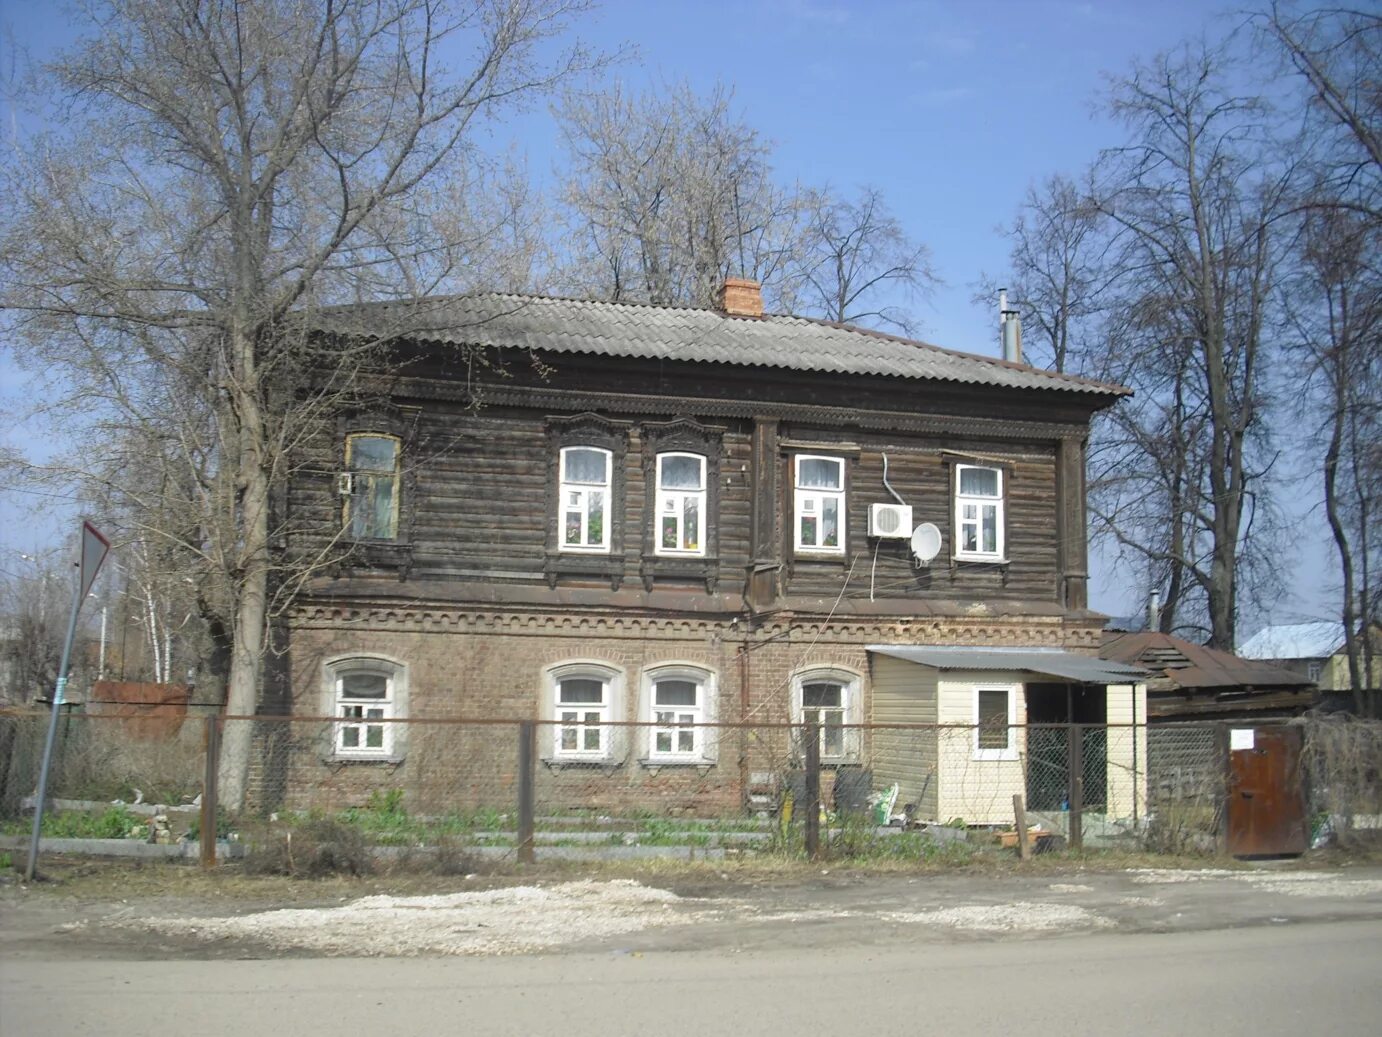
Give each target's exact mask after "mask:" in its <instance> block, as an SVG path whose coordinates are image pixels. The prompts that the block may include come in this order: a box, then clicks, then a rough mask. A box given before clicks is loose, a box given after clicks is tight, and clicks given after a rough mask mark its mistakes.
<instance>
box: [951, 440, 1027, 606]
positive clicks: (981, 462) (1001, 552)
mask: <svg viewBox="0 0 1382 1037" xmlns="http://www.w3.org/2000/svg"><path fill="white" fill-rule="evenodd" d="M941 463H942V464H944V465H945V466H946V467H947V468H948V469H949V471H950V479H949V481H950V507H949V508H948V509H947V516H946V521H947V522H948V524H949V526H950V568H951V571H952V573H953V572H954V571H955V570H956V568H957V567H963V568H983V567H988V568H991V569H993V570H996V571H998V572H1001V573H1002V574H1003V581H1004V583H1005V584H1006V582H1007V571H1008V567H1009V565H1010V564H1011V559H1012V534H1013V530H1012V526H1011V525H1010V524H1009V522H1008V512H1009V510H1010V509H1009V504H1010V502H1011V489H1010V488H1011V486H1012V481H1013V471H1014V468H1015V466H1014V465H1013V463H1012V462H1011V461H1008V460H1005V459H1003V458H998V457H993V456H991V455H988V454H970V453H961V452H959V451H953V450H943V451H941ZM961 468H989V469H992V470H994V471H996V472H997V473H998V485H999V493H998V496H997V497H996V498H993V499H994V500H995V501H996V502H997V507H998V552H997V553H996V554H984V553H973V554H971V553H967V552H965V551H962V550H961V549H960V536H961V529H960V497H961V496H962V495H961V493H960V469H961Z"/></svg>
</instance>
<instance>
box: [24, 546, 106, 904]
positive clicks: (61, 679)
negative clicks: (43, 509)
mask: <svg viewBox="0 0 1382 1037" xmlns="http://www.w3.org/2000/svg"><path fill="white" fill-rule="evenodd" d="M109 550H110V541H108V540H107V539H106V538H105V537H103V536H101V534H100V533H99V532H98V531H97V529H96V527H95V526H93V525H92V524H91V523H90V522H84V523H82V555H81V558H82V560H81V563H80V565H79V568H78V572H77V580H76V585H75V586H74V587H73V589H72V615H71V617H70V618H69V619H68V621H67V638H66V640H64V641H63V643H62V662H61V663H60V664H59V665H58V683H57V687H56V688H55V689H54V690H53V712H52V714H51V715H50V716H49V717H48V740H47V741H46V742H44V743H43V764H42V766H41V767H40V768H39V772H38V794H37V798H36V799H35V801H34V830H33V835H32V836H31V837H30V839H29V860H28V863H27V864H26V865H25V867H24V878H25V879H26V880H28V881H29V882H32V881H33V880H34V875H35V873H36V871H37V868H38V837H39V832H40V831H42V829H43V807H44V804H45V803H46V802H47V799H48V771H49V768H50V767H51V766H52V764H53V744H54V743H55V742H56V741H57V736H58V713H59V712H60V711H61V710H62V700H63V695H64V694H65V692H66V691H67V670H68V667H69V666H70V665H71V662H72V642H73V641H75V640H76V639H77V616H78V614H79V613H80V612H81V610H82V601H83V600H84V599H85V598H86V595H87V592H88V591H89V590H91V584H92V582H93V581H94V580H95V579H96V573H97V572H98V571H99V570H100V568H101V563H102V562H103V561H105V558H106V552H107V551H109Z"/></svg>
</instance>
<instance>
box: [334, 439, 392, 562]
mask: <svg viewBox="0 0 1382 1037" xmlns="http://www.w3.org/2000/svg"><path fill="white" fill-rule="evenodd" d="M399 454H400V450H399V441H398V438H397V437H396V436H387V435H381V434H379V433H355V434H352V435H349V436H346V473H347V475H346V478H347V480H348V482H347V485H346V487H345V490H346V493H345V529H346V535H347V536H348V537H350V538H351V539H352V540H394V539H397V537H398V504H399V482H400V479H399V472H400V467H399V460H400V458H399Z"/></svg>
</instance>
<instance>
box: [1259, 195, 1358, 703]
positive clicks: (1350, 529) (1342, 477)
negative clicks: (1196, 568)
mask: <svg viewBox="0 0 1382 1037" xmlns="http://www.w3.org/2000/svg"><path fill="white" fill-rule="evenodd" d="M1302 241H1303V246H1304V247H1303V254H1302V257H1301V259H1302V262H1301V263H1300V264H1299V266H1298V267H1297V269H1296V271H1295V276H1293V277H1292V278H1290V279H1289V280H1287V281H1286V282H1285V283H1284V284H1283V286H1282V294H1283V296H1284V305H1285V306H1286V309H1287V312H1288V313H1289V314H1290V317H1291V327H1292V329H1293V331H1294V332H1295V335H1294V336H1293V338H1294V343H1293V344H1294V347H1295V355H1296V356H1297V357H1298V359H1299V364H1300V370H1301V371H1302V372H1303V374H1304V375H1305V379H1306V384H1305V386H1304V388H1306V389H1307V390H1313V391H1305V392H1302V393H1300V394H1299V395H1298V397H1297V403H1298V410H1299V413H1300V418H1301V421H1302V423H1303V424H1305V425H1306V426H1307V427H1311V431H1312V432H1313V433H1314V435H1315V440H1316V442H1317V444H1318V448H1319V449H1320V455H1319V457H1320V462H1321V467H1322V469H1323V473H1324V509H1325V516H1326V518H1327V519H1328V522H1329V530H1330V534H1331V536H1332V537H1333V541H1334V548H1335V551H1336V553H1337V556H1338V559H1339V576H1340V581H1341V585H1342V586H1341V588H1340V590H1341V596H1340V604H1341V609H1340V618H1341V619H1342V620H1343V628H1344V645H1345V650H1346V653H1347V655H1348V666H1349V683H1350V685H1351V687H1352V688H1353V691H1354V694H1355V696H1356V697H1357V703H1356V705H1357V707H1358V710H1359V712H1360V713H1361V712H1362V711H1363V709H1364V703H1363V699H1362V693H1363V690H1364V689H1365V688H1367V687H1368V686H1369V684H1370V678H1371V677H1372V675H1373V674H1374V672H1375V671H1374V669H1373V658H1372V656H1373V644H1372V638H1370V637H1369V636H1367V631H1369V630H1370V629H1371V626H1372V623H1373V622H1374V621H1375V620H1376V619H1377V613H1376V612H1375V611H1374V598H1375V597H1376V588H1375V587H1374V586H1373V575H1372V565H1373V558H1374V556H1375V553H1376V551H1377V550H1378V546H1379V544H1380V543H1382V539H1380V538H1379V533H1382V530H1380V529H1379V528H1378V525H1379V518H1378V516H1379V513H1382V499H1380V498H1378V496H1377V492H1378V489H1379V483H1380V482H1382V479H1379V478H1378V469H1377V464H1378V460H1379V452H1380V451H1382V448H1379V446H1378V444H1379V443H1380V442H1382V269H1379V267H1378V266H1377V257H1378V256H1379V255H1380V254H1382V225H1376V224H1373V223H1371V221H1369V220H1368V219H1367V218H1366V217H1364V216H1362V215H1360V214H1359V213H1357V212H1356V211H1353V210H1350V209H1347V208H1328V207H1326V208H1317V209H1312V210H1310V215H1309V217H1308V218H1307V221H1306V226H1305V232H1304V234H1303V237H1302Z"/></svg>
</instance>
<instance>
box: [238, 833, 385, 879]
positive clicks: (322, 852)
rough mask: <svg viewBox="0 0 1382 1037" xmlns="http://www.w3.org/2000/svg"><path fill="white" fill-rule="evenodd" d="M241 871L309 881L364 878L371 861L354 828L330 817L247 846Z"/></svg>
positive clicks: (366, 845)
mask: <svg viewBox="0 0 1382 1037" xmlns="http://www.w3.org/2000/svg"><path fill="white" fill-rule="evenodd" d="M245 870H246V871H248V872H251V873H253V874H259V875H288V876H290V877H292V878H309V879H314V878H321V877H323V876H326V875H368V874H370V873H371V872H372V871H373V870H374V859H373V857H372V856H371V854H370V847H369V844H368V843H367V842H366V840H365V836H364V834H363V833H362V832H361V831H360V830H359V829H358V828H356V827H355V826H353V825H349V824H342V823H341V822H340V821H336V820H334V819H330V818H316V819H312V820H309V821H307V822H306V823H305V824H302V825H300V826H297V827H293V828H289V829H287V830H286V831H280V832H275V833H272V834H271V835H269V836H267V837H266V838H265V841H264V842H263V843H260V844H256V845H253V846H251V847H250V852H249V853H248V855H247V856H246V858H245Z"/></svg>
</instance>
